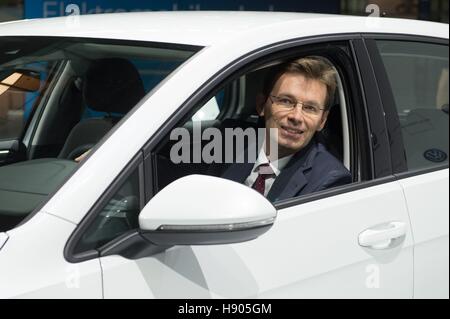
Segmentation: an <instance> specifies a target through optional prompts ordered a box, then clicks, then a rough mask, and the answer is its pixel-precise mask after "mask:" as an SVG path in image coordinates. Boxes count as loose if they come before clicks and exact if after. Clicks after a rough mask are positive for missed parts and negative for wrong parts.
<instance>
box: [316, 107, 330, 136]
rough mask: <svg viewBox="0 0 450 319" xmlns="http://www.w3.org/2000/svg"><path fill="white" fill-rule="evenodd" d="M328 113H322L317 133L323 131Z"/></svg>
mask: <svg viewBox="0 0 450 319" xmlns="http://www.w3.org/2000/svg"><path fill="white" fill-rule="evenodd" d="M329 113H330V111H325V112H323V114H322V118H321V119H320V126H319V129H318V131H319V132H320V131H322V130H323V128H324V126H325V124H326V123H327V119H328V114H329Z"/></svg>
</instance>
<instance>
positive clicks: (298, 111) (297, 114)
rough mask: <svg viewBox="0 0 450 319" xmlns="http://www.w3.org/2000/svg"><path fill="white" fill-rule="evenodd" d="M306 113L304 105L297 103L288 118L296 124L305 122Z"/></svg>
mask: <svg viewBox="0 0 450 319" xmlns="http://www.w3.org/2000/svg"><path fill="white" fill-rule="evenodd" d="M303 119H304V115H303V111H302V105H299V104H297V105H296V106H295V107H294V108H293V109H292V110H291V111H290V112H289V114H288V120H289V121H290V122H292V123H295V124H300V123H301V122H303Z"/></svg>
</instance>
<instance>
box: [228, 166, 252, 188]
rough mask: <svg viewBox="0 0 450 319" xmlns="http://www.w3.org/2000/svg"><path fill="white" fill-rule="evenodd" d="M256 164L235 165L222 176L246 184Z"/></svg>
mask: <svg viewBox="0 0 450 319" xmlns="http://www.w3.org/2000/svg"><path fill="white" fill-rule="evenodd" d="M253 165H254V163H242V164H233V165H231V166H230V167H228V169H226V170H225V172H224V173H223V174H222V177H223V178H226V179H230V180H232V181H235V182H238V183H242V184H243V183H244V182H245V180H246V179H247V177H248V176H249V175H250V172H251V170H252V168H253Z"/></svg>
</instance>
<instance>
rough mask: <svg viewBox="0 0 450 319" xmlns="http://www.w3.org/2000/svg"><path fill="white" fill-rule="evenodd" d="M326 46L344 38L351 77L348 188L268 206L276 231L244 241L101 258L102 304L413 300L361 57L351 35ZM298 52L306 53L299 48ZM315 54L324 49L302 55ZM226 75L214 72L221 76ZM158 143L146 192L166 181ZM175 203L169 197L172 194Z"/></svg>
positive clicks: (398, 192)
mask: <svg viewBox="0 0 450 319" xmlns="http://www.w3.org/2000/svg"><path fill="white" fill-rule="evenodd" d="M327 40H328V41H327V43H326V45H327V47H328V49H330V48H331V47H332V44H331V43H330V41H331V40H335V41H337V40H339V41H342V42H343V43H344V46H345V47H346V48H347V49H348V50H347V51H346V52H347V55H348V56H347V60H346V63H342V65H341V64H340V65H339V66H340V67H342V68H347V69H346V70H347V71H346V72H344V73H345V76H344V75H343V77H344V79H345V80H348V81H349V82H348V83H347V84H345V85H346V92H347V93H346V94H347V96H346V97H345V99H346V100H347V101H348V107H349V109H348V112H349V113H351V114H352V116H349V117H348V118H347V121H348V124H349V126H350V127H351V132H352V134H351V135H352V138H348V139H346V141H344V143H351V145H346V146H347V147H350V148H351V149H352V154H353V155H352V156H353V159H352V166H353V167H352V172H353V173H354V182H353V183H352V184H350V185H345V186H342V187H338V188H335V189H331V190H327V191H323V192H320V193H315V194H312V195H307V196H304V197H299V198H293V199H289V200H285V201H282V202H275V203H274V205H275V207H276V208H277V211H278V217H277V220H276V222H275V224H274V226H273V227H272V228H271V229H270V230H269V231H268V232H267V233H266V234H264V235H263V236H261V237H259V238H257V239H255V240H252V241H249V242H243V243H236V244H228V245H209V246H175V247H172V248H170V249H167V250H164V249H161V250H162V251H160V252H155V253H154V254H153V255H152V256H149V257H142V258H137V259H132V258H129V259H127V258H124V257H123V256H118V255H108V254H103V257H101V258H100V261H101V265H102V273H103V284H104V296H105V298H120V297H142V298H211V297H213V298H214V297H225V298H256V297H258V298H301V297H306V298H312V297H315V298H327V297H330V298H331V297H332V298H339V297H345V298H411V297H412V295H413V240H412V233H411V227H410V221H409V216H408V210H407V206H406V202H405V198H404V195H403V189H402V187H401V185H400V183H399V182H398V181H396V180H395V178H394V176H392V167H391V163H390V151H389V142H388V136H387V134H386V127H385V123H384V119H383V118H384V116H383V112H382V105H381V100H380V99H379V94H378V92H377V91H374V90H376V85H375V78H374V77H373V72H371V71H370V69H369V68H368V65H370V61H369V57H368V56H367V53H366V52H367V51H366V50H365V48H364V43H363V42H362V41H361V39H360V37H359V35H355V36H354V37H353V38H352V39H351V40H350V41H349V39H348V36H346V37H345V38H344V37H340V38H330V39H327ZM322 41H323V40H322ZM342 42H341V44H342ZM318 44H320V41H318ZM290 45H292V43H291V44H290ZM305 48H306V49H308V48H309V47H308V46H306V47H305V46H302V45H298V47H297V49H305ZM277 50H280V47H278V49H277ZM344 51H345V50H344ZM319 52H321V53H323V51H317V52H316V51H314V50H312V51H311V52H309V53H310V54H312V53H317V54H318V53H319ZM355 56H357V57H358V58H357V59H356V58H355ZM355 61H358V63H359V64H356V62H355ZM247 62H248V61H247ZM243 64H244V63H242V64H241V66H242V65H243ZM235 71H236V70H230V69H228V70H227V72H235ZM228 75H229V74H225V73H223V74H220V78H226V77H227V76H228ZM211 83H214V81H211ZM211 86H212V84H211V85H209V86H208V84H205V87H204V88H203V89H202V90H203V91H202V92H204V93H203V94H204V95H203V96H202V98H201V99H199V100H196V99H197V98H198V96H197V97H193V98H192V100H190V101H187V103H186V104H185V105H184V108H182V109H181V111H179V112H183V110H184V112H185V113H186V112H188V111H192V112H198V110H199V109H200V107H201V105H207V103H206V104H201V103H200V102H199V101H201V100H205V99H206V100H208V99H207V98H206V97H207V95H209V97H211V96H212V95H214V94H213V93H214V92H215V91H217V88H215V90H212V88H211ZM366 114H369V115H370V117H369V118H368V117H366ZM180 117H181V115H180V114H174V117H173V118H172V119H171V120H170V121H169V123H172V124H170V125H173V126H175V125H176V123H177V121H179V118H180ZM169 131H170V130H169ZM163 132H165V133H164V134H165V135H160V136H157V137H154V138H155V139H159V140H160V141H161V140H164V139H167V137H168V136H167V132H168V130H165V131H163ZM169 133H170V132H169ZM156 144H157V141H155V140H152V141H150V142H149V144H148V148H147V149H146V150H144V154H145V168H144V169H143V170H144V171H145V172H146V174H144V173H143V174H142V175H141V178H144V181H141V185H146V186H147V187H146V188H147V189H149V188H151V187H153V186H152V185H157V184H158V181H155V179H157V178H158V176H161V175H164V172H162V171H159V168H158V167H155V166H154V164H155V163H154V160H153V159H154V157H153V155H154V152H156V150H155V148H156V147H155V145H156ZM136 183H137V182H136ZM116 189H117V188H116ZM192 189H193V190H195V189H196V187H195V185H192ZM204 196H208V194H207V193H206V194H204ZM173 198H174V201H176V200H177V194H173ZM150 200H151V199H150ZM231 200H232V199H231ZM211 209H212V210H213V209H214V207H211Z"/></svg>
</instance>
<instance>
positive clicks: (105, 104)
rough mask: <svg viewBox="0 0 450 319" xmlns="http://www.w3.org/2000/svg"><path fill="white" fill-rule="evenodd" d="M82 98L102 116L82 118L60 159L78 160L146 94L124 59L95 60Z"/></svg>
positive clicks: (133, 71)
mask: <svg viewBox="0 0 450 319" xmlns="http://www.w3.org/2000/svg"><path fill="white" fill-rule="evenodd" d="M82 93H83V101H84V104H85V106H89V108H90V109H92V110H94V111H97V112H103V113H106V115H105V116H103V117H96V118H89V119H86V120H82V121H80V122H79V123H78V124H76V125H75V126H74V127H73V129H72V130H71V131H70V133H69V136H68V137H67V140H66V142H65V143H64V146H63V148H62V150H61V152H60V154H59V155H58V158H65V159H75V158H76V157H78V156H80V155H81V154H83V153H84V152H85V151H87V150H89V149H90V148H92V147H93V146H94V145H95V144H96V143H98V142H99V141H100V140H101V139H102V137H103V136H105V135H106V133H107V132H108V131H109V130H111V128H112V127H113V126H114V125H115V124H116V123H117V122H118V121H119V120H120V118H121V117H120V116H119V117H117V116H113V114H116V115H117V114H119V115H122V116H123V115H125V114H126V113H127V112H128V111H130V110H131V109H132V108H133V107H134V106H135V105H136V104H137V102H139V101H140V100H141V99H142V98H143V97H144V95H145V89H144V84H143V82H142V79H141V77H140V75H139V72H138V71H137V69H136V67H135V66H134V65H133V64H132V63H131V62H130V61H128V60H126V59H123V58H105V59H98V60H94V61H93V62H92V63H91V65H90V66H89V68H88V70H87V72H86V74H85V77H84V81H83V85H82Z"/></svg>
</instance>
